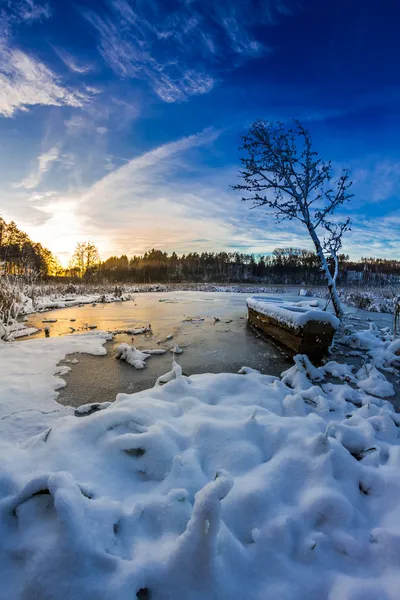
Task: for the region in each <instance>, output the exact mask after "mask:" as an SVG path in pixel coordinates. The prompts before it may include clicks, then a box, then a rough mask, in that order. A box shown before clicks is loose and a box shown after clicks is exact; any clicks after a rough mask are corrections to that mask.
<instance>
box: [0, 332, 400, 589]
mask: <svg viewBox="0 0 400 600" xmlns="http://www.w3.org/2000/svg"><path fill="white" fill-rule="evenodd" d="M92 339H94V338H92ZM29 343H30V342H27V344H29ZM20 345H21V344H18V346H20ZM338 368H339V367H338ZM327 370H328V371H335V365H334V364H333V363H330V364H329V368H328V369H327ZM350 371H351V369H350ZM242 373H243V374H241V375H234V374H220V375H197V376H191V377H188V378H186V377H184V376H182V373H181V370H180V369H179V367H178V365H176V364H175V367H174V378H172V377H170V378H169V379H170V382H169V383H167V384H166V385H164V386H160V385H157V386H156V387H154V388H152V389H150V390H146V391H144V392H139V393H136V394H133V395H127V394H119V395H118V396H117V400H116V402H115V403H113V404H111V405H110V404H108V403H107V404H106V406H105V407H104V409H103V410H96V412H93V414H90V410H86V411H85V412H83V415H84V414H87V415H89V416H80V417H79V418H78V417H76V416H73V415H72V414H68V415H67V416H64V417H62V418H60V419H58V420H57V421H54V422H53V423H52V426H51V427H48V428H47V429H46V430H43V431H41V433H39V434H38V435H36V436H34V437H32V438H30V439H28V440H26V441H25V442H24V443H22V444H12V443H10V442H6V441H4V440H3V441H2V442H1V443H0V452H1V456H2V472H1V477H0V539H1V540H2V542H1V545H0V579H1V582H2V590H3V594H4V597H5V598H13V599H16V600H17V599H21V600H22V599H27V598H33V597H35V598H36V597H37V598H41V599H43V600H44V599H50V598H57V600H64V599H65V600H67V599H68V600H74V599H77V600H78V599H79V600H80V599H81V598H87V599H93V600H94V599H96V600H97V599H99V598H100V599H104V600H106V599H110V598H118V600H125V599H126V600H128V599H129V600H132V598H135V597H136V598H151V599H152V600H158V599H160V600H161V599H162V600H169V599H171V600H172V599H174V600H175V599H176V598H184V599H185V600H204V599H205V598H207V599H215V600H231V599H232V598H249V599H250V598H251V599H254V600H265V599H266V598H276V599H278V598H279V600H299V599H300V598H308V599H309V600H321V599H322V598H325V599H327V600H360V598H368V599H372V598H374V599H377V598H380V599H382V600H383V599H388V600H395V599H397V598H398V589H399V584H400V576H399V562H400V558H399V556H400V555H399V547H400V534H399V523H400V507H399V504H398V501H397V499H398V497H399V493H400V448H399V426H400V417H399V416H398V415H397V414H396V413H395V412H394V409H393V407H392V406H391V405H390V404H389V403H388V402H386V401H384V400H382V399H380V398H377V397H374V396H371V395H370V394H368V390H367V389H360V388H357V387H350V386H349V385H348V384H347V383H343V384H342V385H333V384H329V383H325V382H324V380H325V371H324V367H322V368H320V369H316V368H315V367H313V366H312V365H311V363H309V361H308V360H307V358H306V357H302V356H298V357H297V360H296V362H295V365H294V366H293V367H292V368H291V369H289V370H288V371H286V372H285V373H284V374H283V376H282V378H277V377H271V376H265V375H261V374H259V373H257V372H256V371H254V370H252V369H246V368H244V369H243V370H242ZM369 375H371V373H370V374H369ZM317 382H318V383H317Z"/></svg>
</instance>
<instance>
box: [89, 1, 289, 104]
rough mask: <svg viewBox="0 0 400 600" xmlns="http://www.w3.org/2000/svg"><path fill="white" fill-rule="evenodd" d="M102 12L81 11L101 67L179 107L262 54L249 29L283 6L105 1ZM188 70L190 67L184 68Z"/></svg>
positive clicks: (270, 18) (262, 48)
mask: <svg viewBox="0 0 400 600" xmlns="http://www.w3.org/2000/svg"><path fill="white" fill-rule="evenodd" d="M108 7H109V10H108V11H106V12H102V13H101V12H95V11H86V13H85V16H86V18H87V19H88V20H89V22H90V23H91V24H92V26H93V27H94V28H95V29H96V31H97V33H98V36H99V50H100V53H101V55H102V57H103V58H104V60H105V61H106V62H107V64H108V65H109V66H110V67H111V68H112V69H113V70H114V71H115V72H116V73H118V74H119V75H121V76H123V77H135V78H141V79H145V80H147V81H148V82H149V84H150V85H151V86H152V88H153V89H154V91H155V93H156V94H157V95H158V96H159V97H160V98H161V99H162V100H164V101H165V102H182V101H185V100H187V99H188V98H189V97H190V96H193V95H199V94H205V93H208V92H209V91H211V90H212V88H213V87H214V85H215V84H216V83H217V81H218V80H219V77H220V73H221V72H222V71H224V70H227V69H228V70H229V69H232V68H233V67H234V66H237V65H238V64H240V63H241V62H243V61H244V60H247V59H249V58H251V57H254V56H259V55H260V54H262V53H264V52H266V51H267V50H268V49H267V48H266V47H265V45H263V44H261V42H259V41H258V40H257V39H256V37H255V35H254V33H253V30H254V26H255V25H260V24H272V23H273V22H274V17H275V15H276V14H279V13H285V12H286V13H287V12H288V9H287V2H286V1H284V0H280V1H279V2H277V1H276V0H275V1H272V0H270V1H268V0H266V1H265V2H263V3H259V2H257V0H249V2H248V3H246V2H239V3H236V4H234V3H232V2H230V0H219V1H218V2H214V3H212V4H211V5H207V7H205V6H204V3H203V2H200V1H199V0H193V1H192V2H183V3H179V4H178V7H177V8H176V10H175V11H172V12H171V10H166V8H165V4H164V3H163V2H162V0H154V1H153V2H146V3H141V2H137V3H135V4H133V3H132V4H131V3H130V2H128V0H109V2H108ZM189 65H190V67H189Z"/></svg>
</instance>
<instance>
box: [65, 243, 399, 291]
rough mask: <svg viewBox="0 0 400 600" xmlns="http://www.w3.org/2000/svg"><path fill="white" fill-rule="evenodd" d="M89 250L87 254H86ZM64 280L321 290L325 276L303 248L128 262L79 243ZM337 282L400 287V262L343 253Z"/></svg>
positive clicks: (157, 255) (151, 256)
mask: <svg viewBox="0 0 400 600" xmlns="http://www.w3.org/2000/svg"><path fill="white" fill-rule="evenodd" d="M85 248H86V251H85ZM74 257H75V258H74V259H73V260H72V262H71V265H70V268H69V269H67V270H66V271H65V273H64V274H65V275H66V276H69V277H72V278H76V277H82V278H83V279H84V280H87V281H109V282H115V283H117V282H126V283H130V282H132V283H184V282H195V283H266V284H287V285H290V284H298V285H322V284H323V283H324V274H323V273H322V272H321V268H320V261H319V258H318V256H317V254H316V253H315V252H312V251H310V250H305V249H302V248H294V247H287V248H276V249H275V250H274V251H273V252H272V253H271V254H265V255H254V254H245V253H240V252H201V253H197V252H190V253H188V254H182V255H180V256H179V255H178V254H177V253H176V252H172V254H168V253H167V252H163V251H161V250H157V249H154V248H153V249H152V250H150V251H149V252H145V253H144V254H142V255H137V256H136V255H135V256H132V257H131V258H128V256H127V255H126V254H123V255H121V256H111V257H110V258H108V259H107V260H105V261H100V260H98V259H97V257H98V252H97V251H96V247H95V246H94V244H92V243H91V242H88V243H87V244H79V246H78V247H77V251H76V252H75V255H74ZM338 262H339V275H338V283H339V284H340V285H346V284H354V283H357V282H359V283H361V284H368V285H385V284H388V283H393V284H395V283H399V282H400V261H397V260H388V259H379V258H362V259H361V260H359V261H351V260H350V259H349V256H348V255H345V254H339V255H338Z"/></svg>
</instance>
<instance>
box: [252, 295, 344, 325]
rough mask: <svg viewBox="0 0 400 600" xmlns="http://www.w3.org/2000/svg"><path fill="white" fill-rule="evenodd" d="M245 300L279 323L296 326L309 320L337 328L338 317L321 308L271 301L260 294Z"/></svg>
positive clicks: (253, 307) (254, 308)
mask: <svg viewBox="0 0 400 600" xmlns="http://www.w3.org/2000/svg"><path fill="white" fill-rule="evenodd" d="M246 302H247V306H248V308H252V309H253V310H255V311H257V312H259V313H261V314H263V315H266V316H268V317H273V318H274V319H276V320H277V321H279V322H280V323H285V324H286V325H291V326H293V327H296V328H298V327H302V326H303V325H305V324H306V323H308V322H309V321H319V322H322V323H329V324H330V325H332V327H333V328H334V329H337V328H338V327H339V324H340V321H339V319H337V318H336V317H335V316H334V315H332V314H331V313H328V312H326V311H323V310H312V309H311V308H309V307H307V306H298V305H297V306H296V305H294V304H289V303H281V304H278V303H272V302H270V301H269V300H268V299H266V298H265V299H264V298H263V297H262V296H261V297H260V296H253V297H251V298H247V301H246ZM299 304H300V303H299Z"/></svg>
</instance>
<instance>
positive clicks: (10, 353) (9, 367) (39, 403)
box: [0, 331, 111, 440]
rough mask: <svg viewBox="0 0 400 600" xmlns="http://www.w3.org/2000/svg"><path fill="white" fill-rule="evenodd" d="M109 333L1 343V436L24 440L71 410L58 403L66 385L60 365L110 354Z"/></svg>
mask: <svg viewBox="0 0 400 600" xmlns="http://www.w3.org/2000/svg"><path fill="white" fill-rule="evenodd" d="M110 337H111V336H110V335H109V334H108V333H105V332H100V331H98V332H96V333H85V334H81V335H69V336H65V337H58V338H53V339H49V338H47V339H46V338H38V339H33V340H25V341H21V342H7V343H5V342H0V381H1V386H0V437H2V436H3V435H7V436H8V437H11V438H12V439H15V440H21V439H24V438H26V437H27V436H30V435H34V434H35V433H37V432H38V431H41V430H42V429H43V426H44V425H43V424H44V423H46V424H48V423H49V419H51V418H52V416H51V415H53V416H54V417H55V416H57V417H58V416H59V415H60V414H67V413H68V412H70V409H66V408H64V407H62V406H60V405H59V404H58V403H57V402H56V398H57V395H58V394H57V390H58V389H60V388H62V387H64V385H65V382H64V380H63V379H61V378H60V377H58V375H59V374H61V373H60V371H61V370H62V368H61V367H60V366H57V365H58V363H59V362H60V361H61V360H62V359H64V358H65V356H66V355H67V354H71V353H73V352H86V353H87V354H94V355H102V354H106V349H105V348H104V343H105V342H106V341H107V340H108V339H110Z"/></svg>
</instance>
